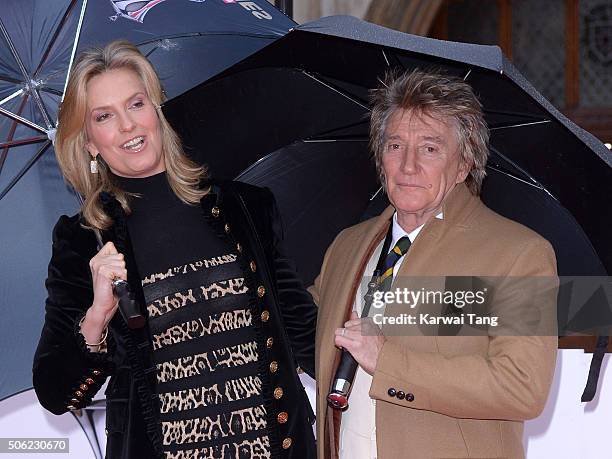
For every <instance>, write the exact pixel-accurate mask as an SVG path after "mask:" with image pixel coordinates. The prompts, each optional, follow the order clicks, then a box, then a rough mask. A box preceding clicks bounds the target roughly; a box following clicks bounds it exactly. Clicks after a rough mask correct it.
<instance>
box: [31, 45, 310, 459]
mask: <svg viewBox="0 0 612 459" xmlns="http://www.w3.org/2000/svg"><path fill="white" fill-rule="evenodd" d="M162 102H163V93H162V89H161V86H160V82H159V79H158V77H157V75H156V74H155V71H154V69H153V68H152V66H151V64H150V63H149V62H148V61H147V59H146V58H145V57H143V56H142V55H141V54H140V52H139V51H138V49H137V48H135V47H134V46H133V45H131V44H130V43H128V42H125V41H116V42H113V43H110V44H109V45H107V46H106V47H104V48H103V49H94V50H91V51H87V52H85V53H83V54H82V55H81V56H80V57H79V59H78V61H77V62H76V63H75V66H74V68H73V71H72V73H71V76H70V79H69V82H68V86H67V89H66V95H65V99H64V102H63V103H62V106H61V108H60V112H59V128H58V132H57V138H56V145H55V146H56V152H57V157H58V161H59V164H60V167H61V169H62V172H63V174H64V176H65V178H66V180H67V181H68V182H69V183H70V184H71V185H72V186H73V187H74V189H75V190H76V191H77V192H78V193H80V194H81V195H82V196H83V197H84V203H83V206H82V208H81V212H79V214H77V215H75V216H72V217H67V216H62V217H61V218H60V219H59V221H58V223H57V225H56V227H55V229H54V233H53V254H52V258H51V262H50V265H49V277H48V279H47V282H46V286H47V290H48V299H47V303H46V317H45V324H44V327H43V331H42V335H41V339H40V343H39V345H38V349H37V352H36V356H35V359H34V367H33V372H34V387H35V389H36V393H37V395H38V398H39V400H40V402H41V404H42V405H43V406H44V407H45V408H47V409H48V410H49V411H51V412H53V413H55V414H62V413H64V412H66V411H69V410H78V409H81V408H83V407H86V406H87V405H88V404H89V403H90V402H91V399H92V397H93V396H94V395H95V393H96V392H97V391H98V390H99V388H100V386H101V385H102V384H103V383H104V381H105V380H106V378H107V376H110V378H111V379H110V381H109V384H108V389H107V390H106V400H107V414H106V419H107V421H106V422H107V432H108V433H107V435H108V436H107V457H108V458H130V459H131V458H141V457H142V458H153V457H166V458H187V457H189V458H199V457H202V458H204V457H206V458H208V457H211V458H212V457H215V458H276V457H279V458H280V457H283V458H285V457H286V458H311V457H315V453H314V439H313V437H312V429H311V423H312V422H313V415H312V411H311V409H310V406H309V404H308V401H307V399H306V397H305V393H304V390H303V387H302V386H301V384H300V382H299V378H298V376H297V371H298V370H297V368H298V365H299V366H300V367H301V368H304V369H305V370H306V371H307V372H308V373H310V374H311V375H312V374H313V367H314V362H313V353H314V334H315V321H316V308H315V306H314V305H313V303H312V299H311V297H310V296H309V294H308V293H307V292H306V291H305V290H304V288H303V286H302V284H301V282H300V281H299V279H298V278H297V277H296V275H295V271H294V269H293V267H292V265H291V263H290V262H289V261H288V260H287V259H286V258H285V257H284V256H283V252H282V248H281V243H282V230H281V227H280V223H279V220H278V213H277V210H276V206H275V202H274V198H273V196H272V194H271V193H270V192H269V190H265V189H260V188H256V187H252V186H248V185H244V184H239V183H235V182H225V183H215V182H214V181H212V180H209V179H207V177H206V171H205V169H204V168H203V167H201V166H199V165H197V164H194V163H193V162H191V161H190V160H189V159H188V158H187V157H186V156H185V155H184V153H183V150H182V147H181V143H180V140H179V139H178V137H177V135H176V133H175V132H174V131H173V130H172V128H171V127H170V125H169V124H168V122H167V121H166V119H165V118H164V115H163V112H162V111H161V110H160V104H161V103H162ZM96 233H97V234H98V235H99V236H100V237H101V239H102V241H103V242H102V243H103V246H102V247H101V248H99V247H98V245H99V244H98V243H97V242H96ZM117 279H123V280H126V281H127V282H128V284H129V285H130V287H131V291H132V294H133V297H134V300H135V302H136V304H137V305H138V307H139V308H140V311H141V312H142V314H143V315H144V316H145V318H146V325H145V327H144V328H142V329H138V330H130V329H129V328H128V327H127V325H126V323H125V322H124V320H123V318H122V317H121V314H118V313H117V309H118V306H117V298H116V297H115V296H114V294H113V289H112V282H113V281H114V280H117Z"/></svg>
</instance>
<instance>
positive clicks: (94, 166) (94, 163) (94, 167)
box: [89, 158, 98, 174]
mask: <svg viewBox="0 0 612 459" xmlns="http://www.w3.org/2000/svg"><path fill="white" fill-rule="evenodd" d="M89 172H91V173H92V174H97V173H98V160H97V159H96V158H92V159H91V161H89Z"/></svg>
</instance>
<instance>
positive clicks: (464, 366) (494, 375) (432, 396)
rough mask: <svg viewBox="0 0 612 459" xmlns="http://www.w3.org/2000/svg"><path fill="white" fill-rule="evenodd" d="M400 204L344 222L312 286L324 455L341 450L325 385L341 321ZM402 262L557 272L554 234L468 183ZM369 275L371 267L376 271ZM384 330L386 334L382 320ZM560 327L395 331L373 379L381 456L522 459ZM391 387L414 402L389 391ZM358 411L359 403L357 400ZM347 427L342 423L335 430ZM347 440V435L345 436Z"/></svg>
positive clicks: (419, 268)
mask: <svg viewBox="0 0 612 459" xmlns="http://www.w3.org/2000/svg"><path fill="white" fill-rule="evenodd" d="M393 212H394V209H393V208H392V207H389V208H388V209H387V210H385V212H383V213H382V214H381V215H380V216H379V217H376V218H373V219H371V220H368V221H366V222H363V223H361V224H359V225H356V226H353V227H351V228H348V229H346V230H344V231H343V232H342V233H340V234H339V235H338V237H337V238H336V239H335V241H334V242H333V243H332V245H331V246H330V248H329V249H328V251H327V253H326V255H325V259H324V262H323V265H322V268H321V273H320V275H319V277H318V278H317V279H316V281H315V285H314V286H313V287H312V288H311V291H312V293H313V295H314V297H315V301H316V302H317V304H318V305H319V315H318V324H319V325H318V330H317V338H316V373H317V438H318V457H319V458H320V459H329V458H333V457H335V456H336V454H337V450H336V448H337V445H334V444H333V443H334V433H333V432H332V431H334V430H337V427H338V422H337V419H336V426H335V428H334V422H333V420H332V419H333V416H332V413H333V410H331V409H329V408H328V407H327V404H326V395H327V393H328V391H329V388H330V386H331V383H332V378H333V375H334V372H335V369H336V367H337V365H338V361H339V355H340V352H339V351H338V350H337V349H336V348H335V346H334V330H335V329H336V328H338V327H341V326H342V324H343V322H344V321H345V320H346V317H347V315H348V314H349V311H350V309H351V306H352V303H353V300H354V296H355V292H356V288H357V283H358V282H359V281H360V279H361V277H362V276H363V275H364V273H363V270H364V267H365V264H366V263H367V261H368V259H369V257H370V256H371V254H372V252H373V250H374V249H375V247H376V246H377V244H379V243H380V241H381V240H382V239H383V237H384V235H385V233H386V231H387V229H388V225H389V222H390V217H391V216H392V214H393ZM443 213H444V218H443V219H441V220H440V219H435V218H434V219H431V220H430V221H429V222H428V223H427V224H426V225H425V227H424V228H423V230H422V231H421V232H420V234H419V236H418V237H417V238H416V240H415V241H414V243H413V244H412V247H411V248H410V251H409V253H408V255H407V257H406V259H405V260H404V262H403V264H402V265H401V268H400V271H399V273H398V276H397V278H398V279H400V278H401V276H551V277H553V278H554V276H556V261H555V256H554V252H553V250H552V247H551V246H550V244H549V243H548V242H547V241H546V240H545V239H543V238H542V237H540V236H539V235H537V234H536V233H534V232H533V231H531V230H529V229H527V228H525V227H524V226H522V225H520V224H518V223H516V222H513V221H510V220H508V219H506V218H504V217H501V216H500V215H498V214H496V213H494V212H493V211H491V210H490V209H488V208H487V207H486V206H485V205H484V204H483V203H482V202H481V201H480V199H478V198H477V197H474V196H472V195H471V194H470V192H469V191H468V189H467V187H466V186H465V185H464V184H460V185H458V186H457V187H456V188H455V189H454V190H453V191H452V192H451V194H450V196H449V197H448V198H447V199H446V201H445V203H444V205H443ZM369 274H370V273H366V275H369ZM383 332H385V334H387V335H388V333H386V331H385V328H384V327H383ZM556 344H557V339H556V336H547V337H535V336H534V337H511V336H510V337H509V336H497V337H493V338H490V337H487V336H462V337H448V336H445V337H438V336H387V341H386V342H385V344H384V346H383V348H382V351H381V353H380V355H379V358H378V364H377V367H376V371H375V373H374V375H373V381H372V385H371V388H370V397H371V398H373V399H376V400H377V404H376V439H377V447H378V458H379V459H395V458H415V459H420V458H468V457H469V458H521V457H524V452H523V446H522V434H523V420H526V419H530V418H534V417H536V416H538V415H539V414H540V412H541V411H542V409H543V407H544V405H545V402H546V398H547V395H548V390H549V387H550V384H551V380H552V376H553V373H554V367H555V357H556ZM390 388H394V389H396V390H402V391H404V392H406V393H410V394H413V395H414V400H412V401H409V400H408V399H404V400H399V399H398V398H397V397H390V396H389V395H388V393H387V391H388V390H389V389H390ZM349 409H350V408H349ZM336 435H337V432H336ZM335 440H336V442H337V437H336V438H335Z"/></svg>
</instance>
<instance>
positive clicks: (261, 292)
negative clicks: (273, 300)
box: [257, 285, 266, 298]
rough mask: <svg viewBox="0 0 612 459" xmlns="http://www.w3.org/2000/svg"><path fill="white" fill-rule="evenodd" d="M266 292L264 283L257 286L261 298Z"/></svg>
mask: <svg viewBox="0 0 612 459" xmlns="http://www.w3.org/2000/svg"><path fill="white" fill-rule="evenodd" d="M265 294H266V288H265V287H264V286H263V285H260V286H259V287H257V296H258V297H259V298H261V297H262V296H264V295H265Z"/></svg>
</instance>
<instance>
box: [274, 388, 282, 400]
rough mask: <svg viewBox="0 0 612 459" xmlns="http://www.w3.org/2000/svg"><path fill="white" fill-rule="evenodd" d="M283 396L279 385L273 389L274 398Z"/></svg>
mask: <svg viewBox="0 0 612 459" xmlns="http://www.w3.org/2000/svg"><path fill="white" fill-rule="evenodd" d="M282 397H283V389H282V388H281V387H277V388H276V389H274V398H275V399H276V400H280V399H281V398H282Z"/></svg>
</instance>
